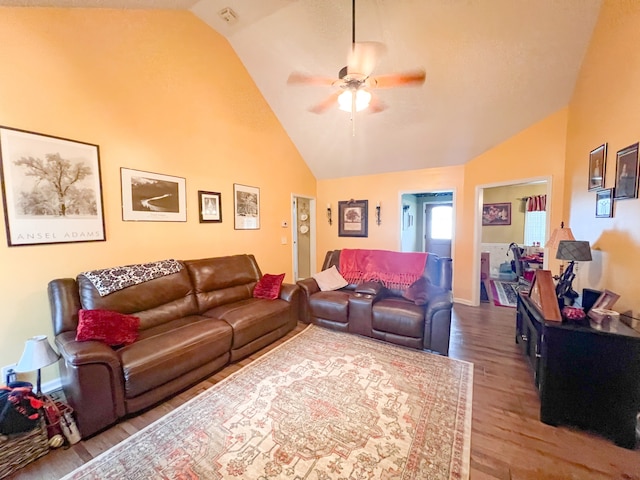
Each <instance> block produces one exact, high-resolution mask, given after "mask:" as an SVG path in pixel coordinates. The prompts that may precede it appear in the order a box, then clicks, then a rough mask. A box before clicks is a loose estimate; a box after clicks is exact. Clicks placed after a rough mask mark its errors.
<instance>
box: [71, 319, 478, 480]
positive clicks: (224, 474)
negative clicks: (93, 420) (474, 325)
mask: <svg viewBox="0 0 640 480" xmlns="http://www.w3.org/2000/svg"><path fill="white" fill-rule="evenodd" d="M472 388H473V364H471V363H467V362H463V361H460V360H453V359H450V358H447V357H442V356H438V355H434V354H429V353H426V352H420V351H417V350H412V349H405V348H401V347H396V346H393V345H390V344H386V343H383V342H378V341H375V340H371V339H367V338H363V337H358V336H356V335H351V334H345V333H339V332H334V331H330V330H326V329H323V328H320V327H315V326H310V327H308V328H307V329H305V330H304V331H303V332H301V333H300V334H299V335H297V336H295V337H293V338H292V339H290V340H288V341H287V342H285V343H283V344H282V345H280V346H279V347H278V348H276V349H274V350H272V351H271V352H269V353H267V354H266V355H264V356H262V357H260V358H259V359H257V360H255V361H254V362H252V363H250V364H249V365H247V366H246V367H244V368H242V369H241V370H239V371H238V372H236V373H235V374H233V375H231V376H229V377H227V378H226V379H225V380H223V381H221V382H220V383H218V384H216V385H215V386H213V387H212V388H210V389H208V390H206V391H205V392H203V393H201V394H200V395H198V396H197V397H195V398H193V399H192V400H190V401H189V402H187V403H185V404H184V405H182V406H181V407H179V408H177V409H176V410H174V411H172V412H170V413H169V414H168V415H166V416H165V417H163V418H161V419H159V420H157V421H156V422H154V423H153V424H151V425H149V426H148V427H146V428H145V429H143V430H141V431H140V432H137V433H136V434H134V435H132V436H131V437H130V438H128V439H126V440H124V441H123V442H121V443H120V444H118V445H116V446H114V447H113V448H111V449H110V450H108V451H106V452H104V453H103V454H102V455H100V456H99V457H96V458H95V459H93V460H92V461H90V462H89V463H87V464H85V465H83V466H82V467H80V468H78V469H77V470H75V471H74V472H72V473H70V474H69V475H67V476H66V477H65V479H118V480H120V479H123V478H140V479H143V478H145V479H146V478H165V479H176V478H180V479H183V478H184V479H187V478H188V479H223V478H238V479H261V480H268V479H281V478H282V479H291V480H294V479H310V480H311V479H313V480H329V479H344V480H348V479H371V480H373V479H386V480H389V479H426V478H429V479H467V478H468V477H469V457H470V439H471V397H472Z"/></svg>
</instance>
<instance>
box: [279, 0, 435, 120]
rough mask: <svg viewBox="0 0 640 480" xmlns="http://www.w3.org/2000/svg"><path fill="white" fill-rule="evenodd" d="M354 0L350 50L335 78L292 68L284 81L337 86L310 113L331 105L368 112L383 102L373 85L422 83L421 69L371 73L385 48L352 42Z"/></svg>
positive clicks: (352, 14) (321, 110) (323, 109)
mask: <svg viewBox="0 0 640 480" xmlns="http://www.w3.org/2000/svg"><path fill="white" fill-rule="evenodd" d="M355 18H356V0H352V4H351V53H350V55H349V57H348V60H347V66H345V67H343V68H342V69H340V71H339V72H338V78H337V79H335V78H331V77H323V76H316V75H307V74H305V73H300V72H293V73H291V75H289V79H288V81H287V83H288V84H290V85H315V86H332V87H337V89H336V90H335V91H334V92H333V93H332V94H331V95H329V96H328V97H327V98H326V99H324V100H323V101H322V102H320V103H318V104H316V105H314V106H312V107H311V108H309V111H311V112H313V113H318V114H319V113H324V112H326V111H327V110H329V109H330V108H331V107H333V106H334V105H336V104H337V105H338V108H340V110H343V111H346V112H351V116H352V118H353V114H354V113H355V112H359V111H361V110H364V109H367V110H368V111H369V112H370V113H377V112H381V111H383V110H384V109H385V108H386V105H385V104H384V103H383V102H382V101H381V100H380V99H379V98H378V97H377V96H376V95H375V94H373V93H372V92H371V90H374V89H377V88H393V87H405V86H417V85H422V84H423V83H424V79H425V71H424V70H422V69H420V70H415V71H409V72H404V73H391V74H386V75H376V76H372V73H373V70H374V68H375V66H376V64H377V63H378V58H379V57H380V56H382V55H383V54H384V53H385V51H386V48H385V46H384V45H383V44H382V43H378V42H357V43H356V20H355Z"/></svg>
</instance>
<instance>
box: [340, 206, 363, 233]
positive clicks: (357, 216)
mask: <svg viewBox="0 0 640 480" xmlns="http://www.w3.org/2000/svg"><path fill="white" fill-rule="evenodd" d="M368 207H369V201H368V200H349V201H348V202H338V236H339V237H367V236H368V235H369V231H368V217H369V213H368Z"/></svg>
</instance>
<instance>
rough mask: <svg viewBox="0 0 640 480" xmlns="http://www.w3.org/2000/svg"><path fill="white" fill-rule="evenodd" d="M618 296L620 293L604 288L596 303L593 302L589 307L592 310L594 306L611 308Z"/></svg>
mask: <svg viewBox="0 0 640 480" xmlns="http://www.w3.org/2000/svg"><path fill="white" fill-rule="evenodd" d="M619 298H620V295H618V294H617V293H614V292H612V291H610V290H605V291H603V292H602V293H601V294H600V296H599V297H598V299H597V300H596V303H594V304H593V306H592V307H591V310H593V309H594V308H604V309H605V310H611V308H613V306H614V305H615V303H616V302H617V301H618V299H619Z"/></svg>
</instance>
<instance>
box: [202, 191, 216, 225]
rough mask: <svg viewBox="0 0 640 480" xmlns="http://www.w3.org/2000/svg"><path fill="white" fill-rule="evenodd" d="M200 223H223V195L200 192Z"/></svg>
mask: <svg viewBox="0 0 640 480" xmlns="http://www.w3.org/2000/svg"><path fill="white" fill-rule="evenodd" d="M198 205H199V207H200V209H199V211H200V223H220V222H222V194H221V193H219V192H204V191H202V190H198Z"/></svg>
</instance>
